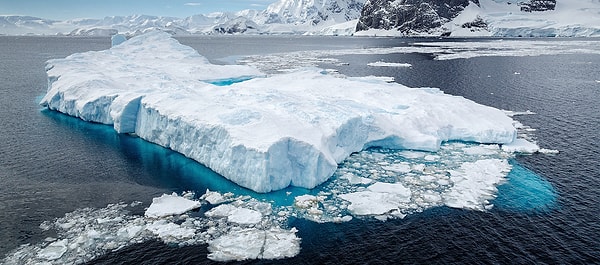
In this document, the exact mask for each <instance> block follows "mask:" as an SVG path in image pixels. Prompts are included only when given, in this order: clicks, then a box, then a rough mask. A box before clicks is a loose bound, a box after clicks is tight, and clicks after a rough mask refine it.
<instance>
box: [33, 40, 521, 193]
mask: <svg viewBox="0 0 600 265" xmlns="http://www.w3.org/2000/svg"><path fill="white" fill-rule="evenodd" d="M47 73H48V79H49V82H48V92H47V94H46V95H45V96H44V98H43V99H42V101H41V103H40V104H42V105H43V106H46V107H48V108H49V109H52V110H57V111H60V112H63V113H66V114H69V115H72V116H76V117H79V118H81V119H83V120H86V121H93V122H98V123H104V124H110V125H112V126H114V128H115V130H116V131H117V132H120V133H131V134H134V135H137V136H139V137H141V138H143V139H145V140H147V141H149V142H153V143H156V144H159V145H162V146H164V147H166V148H170V149H173V150H175V151H177V152H180V153H182V154H184V155H186V156H188V157H190V158H192V159H194V160H196V161H198V162H200V163H202V164H204V165H206V166H208V167H209V168H211V169H212V170H214V171H215V172H217V173H219V174H221V175H223V176H224V177H226V178H228V179H230V180H232V181H234V182H236V183H237V184H239V185H241V186H243V187H246V188H249V189H252V190H254V191H257V192H269V191H272V190H278V189H283V188H285V187H287V186H289V185H294V186H299V187H305V188H313V187H315V186H316V185H319V184H321V183H323V182H324V181H326V180H327V179H328V178H329V177H330V176H331V175H332V174H333V173H334V171H335V170H336V168H337V164H338V163H340V162H342V161H343V160H344V159H345V158H346V157H348V156H349V155H350V154H351V153H353V152H357V151H360V150H363V149H365V148H368V147H373V146H379V147H385V148H405V149H417V150H426V151H435V150H437V149H439V147H440V144H441V143H442V142H443V141H449V140H460V141H472V142H480V143H501V144H507V143H511V142H513V140H514V139H515V137H516V130H515V128H514V127H513V120H512V119H511V118H509V117H508V116H506V115H505V114H504V113H503V112H502V111H500V110H497V109H494V108H491V107H487V106H483V105H480V104H477V103H475V102H472V101H470V100H467V99H464V98H462V97H457V96H451V95H447V94H444V93H443V92H441V91H440V90H439V89H435V88H409V87H406V86H402V85H399V84H390V83H385V82H383V81H380V80H377V79H372V80H371V79H368V78H363V79H352V78H344V77H340V76H339V75H331V74H328V73H327V72H326V71H322V70H321V69H317V68H304V69H301V70H297V71H292V72H289V73H283V74H277V75H272V76H265V75H264V74H262V73H261V72H259V71H258V70H256V69H254V68H251V67H249V66H241V65H213V64H210V63H209V62H208V60H207V59H205V58H204V57H202V56H201V55H199V54H198V53H197V52H196V51H195V50H193V49H192V48H190V47H187V46H184V45H181V44H180V43H178V42H177V41H176V40H174V39H173V38H171V37H170V36H169V35H168V34H166V33H159V32H153V33H148V34H145V35H141V36H138V37H134V38H132V39H130V40H128V41H126V42H124V43H122V44H120V45H118V46H115V47H113V48H111V49H108V50H105V51H99V52H86V53H79V54H73V55H71V56H68V57H67V58H64V59H57V60H50V61H49V62H48V66H47ZM247 79H249V80H247ZM243 80H247V81H243ZM238 81H243V82H238ZM215 84H229V85H226V86H219V85H215Z"/></svg>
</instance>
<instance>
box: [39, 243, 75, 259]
mask: <svg viewBox="0 0 600 265" xmlns="http://www.w3.org/2000/svg"><path fill="white" fill-rule="evenodd" d="M68 244H69V240H67V239H63V240H60V241H56V242H54V243H51V244H50V245H48V246H47V247H45V248H44V249H42V251H40V252H39V253H38V257H39V258H42V259H46V260H56V259H59V258H60V257H62V255H63V254H65V252H67V250H68V247H67V246H68Z"/></svg>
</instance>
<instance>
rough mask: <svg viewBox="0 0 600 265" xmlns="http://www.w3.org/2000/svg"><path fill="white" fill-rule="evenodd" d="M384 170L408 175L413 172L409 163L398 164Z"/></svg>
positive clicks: (385, 167)
mask: <svg viewBox="0 0 600 265" xmlns="http://www.w3.org/2000/svg"><path fill="white" fill-rule="evenodd" d="M382 168H383V169H385V170H388V171H393V172H397V173H408V172H410V170H411V168H410V165H409V164H408V163H398V164H393V165H389V166H384V167H382Z"/></svg>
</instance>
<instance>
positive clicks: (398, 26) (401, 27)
mask: <svg viewBox="0 0 600 265" xmlns="http://www.w3.org/2000/svg"><path fill="white" fill-rule="evenodd" d="M470 3H474V4H476V5H479V1H478V0H441V1H440V0H425V1H423V0H394V1H390V0H368V1H367V2H366V3H365V7H364V9H363V10H362V14H361V17H360V19H359V21H358V24H357V25H356V30H357V31H364V30H368V29H383V30H392V29H393V30H397V31H399V32H401V33H402V34H404V35H420V34H423V33H425V34H428V33H431V32H432V31H434V30H437V29H438V28H439V27H441V26H442V25H444V24H445V23H447V22H448V21H450V20H452V19H453V18H454V17H456V16H457V15H458V14H459V13H460V12H461V11H463V10H464V9H465V7H467V6H468V5H469V4H470Z"/></svg>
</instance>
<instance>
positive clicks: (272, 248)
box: [208, 228, 300, 261]
mask: <svg viewBox="0 0 600 265" xmlns="http://www.w3.org/2000/svg"><path fill="white" fill-rule="evenodd" d="M296 232H297V230H296V229H295V228H292V229H291V230H284V229H281V228H271V229H268V230H259V229H255V228H252V229H233V230H232V231H230V232H229V233H228V234H226V235H223V236H221V237H219V238H217V239H214V240H212V241H210V242H208V251H210V254H208V258H209V259H211V260H215V261H242V260H248V259H283V258H289V257H293V256H296V255H298V253H300V238H298V237H297V236H296Z"/></svg>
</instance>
